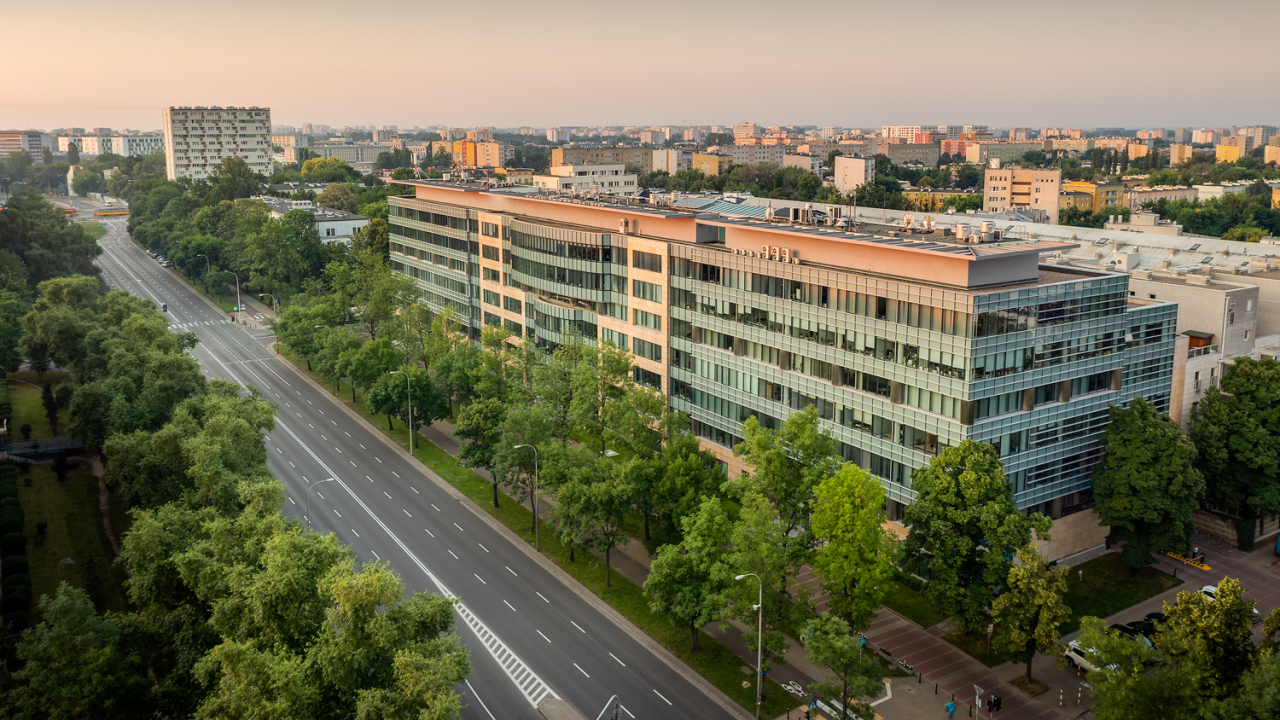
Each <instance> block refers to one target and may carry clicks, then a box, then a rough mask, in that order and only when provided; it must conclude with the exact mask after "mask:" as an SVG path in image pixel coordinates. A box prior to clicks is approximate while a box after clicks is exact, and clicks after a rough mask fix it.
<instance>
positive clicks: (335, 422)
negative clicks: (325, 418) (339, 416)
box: [329, 420, 351, 437]
mask: <svg viewBox="0 0 1280 720" xmlns="http://www.w3.org/2000/svg"><path fill="white" fill-rule="evenodd" d="M329 422H331V423H333V426H334V427H337V426H338V421H337V420H330V421H329ZM347 437H351V436H350V435H348V436H347Z"/></svg>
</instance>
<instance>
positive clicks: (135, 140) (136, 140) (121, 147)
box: [111, 135, 164, 157]
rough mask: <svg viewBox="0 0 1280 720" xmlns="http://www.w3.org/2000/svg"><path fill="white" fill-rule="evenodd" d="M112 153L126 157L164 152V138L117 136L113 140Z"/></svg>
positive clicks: (156, 136) (153, 136) (154, 136)
mask: <svg viewBox="0 0 1280 720" xmlns="http://www.w3.org/2000/svg"><path fill="white" fill-rule="evenodd" d="M111 152H113V153H115V154H117V155H123V156H125V157H129V156H131V155H150V154H152V153H158V152H164V136H163V135H116V136H115V137H113V138H111Z"/></svg>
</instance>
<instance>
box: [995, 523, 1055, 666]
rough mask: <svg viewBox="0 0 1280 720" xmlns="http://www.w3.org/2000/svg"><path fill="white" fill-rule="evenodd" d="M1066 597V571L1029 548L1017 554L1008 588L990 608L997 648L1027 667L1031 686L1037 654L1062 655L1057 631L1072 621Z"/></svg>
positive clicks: (1010, 572)
mask: <svg viewBox="0 0 1280 720" xmlns="http://www.w3.org/2000/svg"><path fill="white" fill-rule="evenodd" d="M1066 594H1067V568H1066V567H1057V568H1051V567H1049V566H1048V565H1046V564H1045V562H1044V559H1043V558H1041V557H1040V551H1039V550H1037V549H1036V547H1035V545H1027V546H1026V547H1024V548H1022V549H1021V550H1019V551H1018V563H1017V564H1016V565H1014V566H1013V567H1012V568H1010V569H1009V578H1008V582H1007V587H1006V589H1005V590H1004V591H1003V592H1001V593H1000V595H999V596H998V597H996V599H995V602H994V603H992V605H991V620H992V624H994V625H995V626H996V633H995V635H996V637H995V640H996V645H997V647H998V648H1001V649H1003V650H1006V651H1008V652H1009V653H1012V654H1013V656H1014V657H1015V658H1017V659H1019V660H1021V661H1022V662H1024V663H1026V665H1027V674H1026V681H1027V684H1028V685H1030V684H1031V683H1032V682H1033V680H1032V678H1031V661H1032V660H1034V659H1035V657H1036V653H1043V654H1044V655H1047V656H1049V657H1060V656H1061V655H1062V652H1063V650H1062V645H1060V644H1059V643H1058V638H1059V633H1058V628H1059V627H1060V626H1061V625H1062V624H1063V623H1065V622H1066V621H1067V620H1069V619H1071V608H1069V607H1067V606H1066V603H1064V602H1063V597H1065V596H1066Z"/></svg>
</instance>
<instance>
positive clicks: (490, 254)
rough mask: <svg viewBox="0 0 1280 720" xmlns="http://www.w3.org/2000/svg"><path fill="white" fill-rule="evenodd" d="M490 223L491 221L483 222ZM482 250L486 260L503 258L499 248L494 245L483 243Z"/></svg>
mask: <svg viewBox="0 0 1280 720" xmlns="http://www.w3.org/2000/svg"><path fill="white" fill-rule="evenodd" d="M482 224H484V225H488V224H489V223H482ZM480 252H481V253H483V255H484V259H485V260H501V259H502V256H501V255H500V254H499V253H498V248H496V247H494V246H492V245H481V246H480Z"/></svg>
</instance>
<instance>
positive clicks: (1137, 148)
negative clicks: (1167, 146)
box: [1127, 143, 1151, 160]
mask: <svg viewBox="0 0 1280 720" xmlns="http://www.w3.org/2000/svg"><path fill="white" fill-rule="evenodd" d="M1127 149H1128V152H1129V159H1130V160H1136V159H1137V158H1140V157H1146V156H1147V153H1149V152H1151V146H1150V145H1148V144H1146V143H1129V144H1128V146H1127Z"/></svg>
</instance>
